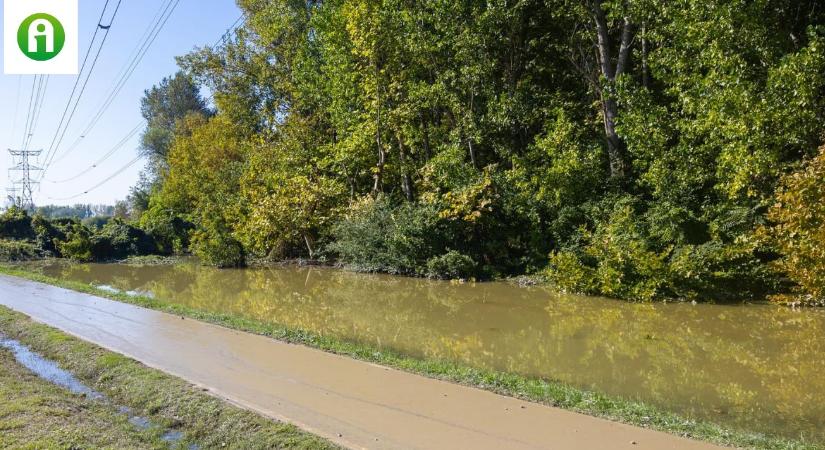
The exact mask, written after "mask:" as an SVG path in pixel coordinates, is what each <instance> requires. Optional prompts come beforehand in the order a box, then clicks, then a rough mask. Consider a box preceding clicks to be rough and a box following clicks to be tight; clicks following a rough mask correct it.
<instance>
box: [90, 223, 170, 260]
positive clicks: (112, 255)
mask: <svg viewBox="0 0 825 450" xmlns="http://www.w3.org/2000/svg"><path fill="white" fill-rule="evenodd" d="M91 243H92V256H93V258H94V259H95V260H96V261H111V260H118V259H125V258H127V257H129V256H146V255H150V254H153V253H155V251H156V245H155V241H154V239H152V237H151V236H149V234H147V233H146V232H145V231H143V230H142V229H140V228H137V227H135V226H133V225H129V224H127V223H125V222H123V221H122V220H120V219H113V220H112V221H110V222H109V223H107V224H106V225H105V226H104V227H103V228H102V229H101V230H100V231H99V232H96V233H94V234H93V236H92V237H91Z"/></svg>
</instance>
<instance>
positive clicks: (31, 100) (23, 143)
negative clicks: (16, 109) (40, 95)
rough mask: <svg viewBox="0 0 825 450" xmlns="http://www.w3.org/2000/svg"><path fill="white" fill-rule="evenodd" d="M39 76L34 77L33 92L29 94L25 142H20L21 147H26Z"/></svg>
mask: <svg viewBox="0 0 825 450" xmlns="http://www.w3.org/2000/svg"><path fill="white" fill-rule="evenodd" d="M39 77H40V75H35V76H34V77H33V78H32V93H31V94H30V95H29V107H28V108H26V123H25V125H24V126H23V142H22V143H21V144H20V147H21V148H23V147H25V145H26V140H27V139H28V137H29V124H30V123H31V117H32V108H33V107H34V93H35V92H36V88H37V80H38V78H39Z"/></svg>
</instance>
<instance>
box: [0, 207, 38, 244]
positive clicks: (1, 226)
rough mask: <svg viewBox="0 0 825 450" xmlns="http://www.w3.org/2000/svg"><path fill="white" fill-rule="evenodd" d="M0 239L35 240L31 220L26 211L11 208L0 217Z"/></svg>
mask: <svg viewBox="0 0 825 450" xmlns="http://www.w3.org/2000/svg"><path fill="white" fill-rule="evenodd" d="M0 238H2V239H19V240H32V239H34V238H35V234H34V229H33V228H32V219H31V217H29V214H28V213H27V212H26V210H24V209H21V208H18V207H16V206H12V207H11V208H9V209H8V210H6V212H4V213H3V214H2V215H0Z"/></svg>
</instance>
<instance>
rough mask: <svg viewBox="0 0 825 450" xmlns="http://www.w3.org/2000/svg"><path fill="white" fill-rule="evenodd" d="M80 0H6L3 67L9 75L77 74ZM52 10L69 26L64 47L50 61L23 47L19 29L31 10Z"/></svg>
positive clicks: (38, 11)
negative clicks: (35, 57)
mask: <svg viewBox="0 0 825 450" xmlns="http://www.w3.org/2000/svg"><path fill="white" fill-rule="evenodd" d="M77 4H78V0H3V63H4V64H3V67H4V72H5V73H6V74H7V75H36V74H52V75H76V74H77V61H78V57H79V52H78V31H79V27H78V19H77V15H78V14H77ZM37 13H46V14H51V15H52V16H54V17H55V18H57V20H59V21H60V23H61V24H63V29H64V30H66V44H65V45H64V47H63V50H62V51H61V52H60V54H58V55H57V56H55V57H54V58H52V59H50V60H48V61H34V60H32V59H29V58H28V57H27V56H26V55H24V54H23V52H22V51H20V47H18V45H17V30H18V28H20V24H21V23H23V21H24V20H26V18H27V17H29V16H31V15H32V14H37Z"/></svg>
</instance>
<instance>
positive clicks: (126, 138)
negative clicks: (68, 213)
mask: <svg viewBox="0 0 825 450" xmlns="http://www.w3.org/2000/svg"><path fill="white" fill-rule="evenodd" d="M143 124H144V121H141V122H140V123H139V124H137V126H135V128H133V129H132V131H130V132H129V133H128V134H127V135H126V136H124V137H123V139H121V140H120V142H118V143H117V144H116V145H115V146H114V147H112V149H111V150H109V151H108V152H106V154H104V155H103V156H102V157H101V158H100V159H98V160H97V161H95V162H94V163H93V164H92V165H91V166H89V167H87V168H86V169H85V170H83V171H81V172H80V173H78V174H77V175H75V176H73V177H71V178H66V179H64V180H57V181H50V182H51V183H53V184H63V183H68V182H70V181H74V180H77V179H78V178H80V177H82V176H84V175H86V174H87V173H89V172H91V171H92V170H94V169H96V168H97V167H98V166H100V164H102V163H104V162H105V161H106V160H108V159H109V158H110V157H112V155H114V154H115V153H117V151H118V150H120V149H121V148H123V146H124V145H126V144H127V143H128V142H129V139H131V138H133V137H134V136H135V135H136V134H137V133H138V131H140V129H141V128H142V127H143Z"/></svg>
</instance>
